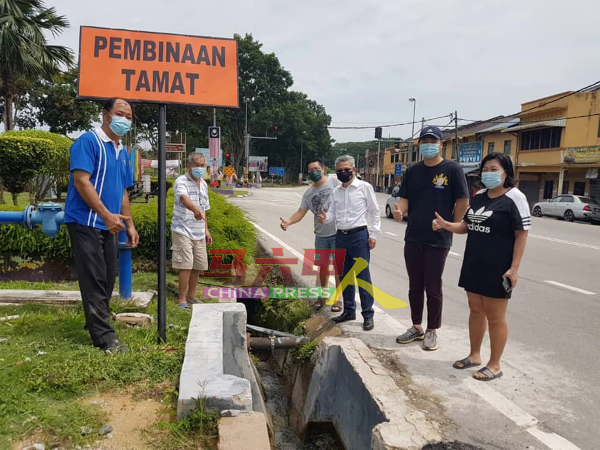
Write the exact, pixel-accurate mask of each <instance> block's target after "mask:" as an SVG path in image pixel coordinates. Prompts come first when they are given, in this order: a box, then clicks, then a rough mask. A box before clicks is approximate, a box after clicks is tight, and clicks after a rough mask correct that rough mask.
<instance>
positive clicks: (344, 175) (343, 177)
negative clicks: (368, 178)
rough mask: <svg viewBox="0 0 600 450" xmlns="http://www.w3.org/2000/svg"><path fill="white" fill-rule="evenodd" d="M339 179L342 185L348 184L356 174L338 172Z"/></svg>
mask: <svg viewBox="0 0 600 450" xmlns="http://www.w3.org/2000/svg"><path fill="white" fill-rule="evenodd" d="M336 175H337V179H338V180H340V181H341V182H342V183H347V182H348V181H350V180H351V179H352V177H354V172H336Z"/></svg>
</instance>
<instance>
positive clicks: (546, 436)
mask: <svg viewBox="0 0 600 450" xmlns="http://www.w3.org/2000/svg"><path fill="white" fill-rule="evenodd" d="M250 223H251V224H252V225H254V227H255V228H256V229H257V230H258V231H260V232H261V233H263V234H265V235H267V236H268V237H270V238H271V239H273V240H274V241H275V242H277V243H278V244H279V245H281V246H282V247H284V248H285V249H287V250H288V251H289V252H290V253H292V254H293V255H294V256H297V257H298V258H300V259H302V255H301V254H300V253H299V252H298V251H296V250H295V249H294V248H292V247H290V246H289V245H288V244H286V243H285V242H283V241H282V240H281V239H279V238H278V237H277V236H275V235H273V234H271V233H269V232H268V231H267V230H265V229H264V228H263V227H261V226H260V225H257V224H256V223H254V222H250ZM329 283H330V284H331V285H332V286H334V285H335V284H334V283H333V281H332V280H331V279H330V280H329ZM585 292H587V291H585ZM355 295H356V300H357V303H358V305H360V298H359V292H358V289H356V293H355ZM373 310H375V312H376V313H377V315H383V316H384V317H383V318H382V319H383V320H381V321H382V322H386V323H388V324H389V325H390V326H391V327H392V328H393V329H395V330H400V329H402V326H401V324H400V322H398V321H397V320H396V319H394V318H393V317H392V316H390V315H389V314H388V313H386V312H385V311H384V310H383V309H381V308H380V307H378V306H377V305H373ZM467 382H468V386H469V388H470V389H471V390H472V391H473V392H475V393H476V394H477V395H479V396H480V397H481V398H482V399H483V400H485V401H486V402H488V403H489V404H490V406H491V407H492V408H494V409H496V411H498V412H500V413H501V414H503V415H504V416H505V417H507V418H508V419H510V420H511V421H513V422H514V423H515V424H516V425H517V426H519V427H520V428H522V429H524V430H525V431H527V432H528V433H529V434H531V435H532V436H533V437H535V438H536V439H538V440H539V441H540V442H542V443H543V444H544V445H546V446H547V447H548V448H550V449H551V450H581V449H580V448H579V447H577V446H576V445H575V444H573V443H571V442H570V441H568V440H567V439H565V438H563V437H562V436H560V435H558V434H556V433H547V432H545V431H542V430H540V429H539V428H538V427H537V425H538V424H539V423H540V421H539V420H538V419H536V418H535V417H534V416H532V415H531V414H529V413H528V412H526V411H525V410H523V409H522V408H521V407H519V406H518V405H517V404H515V403H514V402H512V401H511V400H509V399H508V398H506V397H504V396H503V395H502V394H501V393H499V392H498V391H496V390H495V389H494V388H493V387H492V386H490V385H487V384H484V383H483V382H480V381H476V380H465V383H467Z"/></svg>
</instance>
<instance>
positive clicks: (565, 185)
mask: <svg viewBox="0 0 600 450" xmlns="http://www.w3.org/2000/svg"><path fill="white" fill-rule="evenodd" d="M562 193H563V194H568V193H569V182H568V181H563V190H562Z"/></svg>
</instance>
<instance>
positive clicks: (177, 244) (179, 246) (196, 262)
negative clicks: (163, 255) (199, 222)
mask: <svg viewBox="0 0 600 450" xmlns="http://www.w3.org/2000/svg"><path fill="white" fill-rule="evenodd" d="M171 238H172V240H173V246H172V247H171V250H172V252H173V256H172V266H173V269H178V270H201V271H202V270H208V256H207V255H206V240H204V239H203V240H201V241H193V240H191V239H190V238H189V237H187V236H184V235H183V234H179V233H173V234H172V237H171Z"/></svg>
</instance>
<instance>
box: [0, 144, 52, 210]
mask: <svg viewBox="0 0 600 450" xmlns="http://www.w3.org/2000/svg"><path fill="white" fill-rule="evenodd" d="M51 155H52V141H50V140H48V139H39V138H33V137H25V136H10V135H8V133H4V134H2V135H0V177H2V181H3V183H4V187H5V188H6V189H7V190H8V191H10V192H11V194H12V198H13V203H14V204H15V205H16V204H17V196H18V195H19V193H21V192H23V191H24V190H25V188H26V187H27V185H28V184H29V183H30V182H31V180H32V179H33V178H34V177H35V175H36V174H37V173H38V172H39V171H40V170H41V169H42V168H43V167H44V165H46V164H47V163H48V160H49V159H50V157H51Z"/></svg>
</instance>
